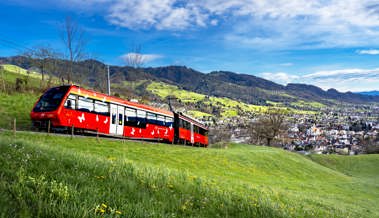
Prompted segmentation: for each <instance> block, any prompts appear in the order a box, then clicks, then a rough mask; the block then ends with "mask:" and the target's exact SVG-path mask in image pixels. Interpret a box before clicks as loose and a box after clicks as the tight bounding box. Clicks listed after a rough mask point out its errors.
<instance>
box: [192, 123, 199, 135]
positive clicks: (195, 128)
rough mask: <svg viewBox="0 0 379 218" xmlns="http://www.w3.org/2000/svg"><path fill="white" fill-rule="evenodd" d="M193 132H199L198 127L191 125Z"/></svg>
mask: <svg viewBox="0 0 379 218" xmlns="http://www.w3.org/2000/svg"><path fill="white" fill-rule="evenodd" d="M193 132H194V133H199V127H198V126H195V125H193Z"/></svg>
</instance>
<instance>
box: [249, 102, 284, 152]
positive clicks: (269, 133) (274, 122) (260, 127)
mask: <svg viewBox="0 0 379 218" xmlns="http://www.w3.org/2000/svg"><path fill="white" fill-rule="evenodd" d="M285 127H286V125H285V113H284V111H283V110H280V109H271V110H269V111H268V112H267V113H266V114H264V116H262V117H260V118H258V120H257V121H255V122H253V123H252V124H251V126H250V132H251V135H252V137H251V138H252V140H253V142H254V143H258V144H261V143H262V141H263V140H266V143H264V144H266V145H268V146H271V143H272V141H273V140H274V139H275V137H277V136H278V135H279V134H280V133H281V132H282V131H284V130H285Z"/></svg>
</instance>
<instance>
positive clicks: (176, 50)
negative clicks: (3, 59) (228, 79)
mask: <svg viewBox="0 0 379 218" xmlns="http://www.w3.org/2000/svg"><path fill="white" fill-rule="evenodd" d="M0 16H1V22H0V28H1V30H2V31H1V32H0V56H10V55H16V54H19V53H20V50H22V47H34V46H39V45H50V46H51V47H54V48H56V49H57V50H59V51H61V52H62V53H64V47H63V43H62V40H61V37H60V34H61V30H60V29H61V24H62V23H63V21H64V20H65V17H66V16H70V17H71V18H72V19H73V20H75V21H76V22H77V23H78V24H79V25H80V26H81V28H82V29H83V30H84V31H85V36H86V38H87V39H88V44H87V51H88V53H89V54H90V56H91V57H94V58H96V59H99V60H101V61H104V62H106V63H108V64H113V65H125V61H124V57H125V56H127V55H128V54H129V53H131V52H132V51H133V47H135V46H136V45H141V48H142V50H141V52H142V53H143V55H144V58H145V64H144V65H145V66H166V65H185V66H188V67H191V68H194V69H196V70H199V71H201V72H205V73H207V72H211V71H214V70H227V71H233V72H237V73H245V74H252V75H256V76H260V77H264V78H266V79H270V80H272V81H275V82H277V83H281V84H287V83H290V82H295V83H307V84H314V85H317V86H319V87H321V88H323V89H328V88H336V89H337V90H340V91H368V90H377V89H379V1H373V0H314V1H307V0H291V1H288V0H266V1H262V0H208V1H197V0H188V1H184V0H149V1H145V0H127V1H122V0H92V1H86V0H80V1H79V0H56V1H40V0H35V1H30V0H14V1H7V0H5V1H4V0H3V1H1V2H0ZM12 43H13V44H12ZM129 55H130V54H129Z"/></svg>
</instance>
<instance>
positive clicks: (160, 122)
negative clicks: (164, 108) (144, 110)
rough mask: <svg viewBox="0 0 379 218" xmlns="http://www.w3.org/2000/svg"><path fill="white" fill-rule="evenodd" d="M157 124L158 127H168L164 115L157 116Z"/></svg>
mask: <svg viewBox="0 0 379 218" xmlns="http://www.w3.org/2000/svg"><path fill="white" fill-rule="evenodd" d="M157 121H158V122H157V124H158V125H161V126H165V125H166V120H165V117H164V116H162V115H157Z"/></svg>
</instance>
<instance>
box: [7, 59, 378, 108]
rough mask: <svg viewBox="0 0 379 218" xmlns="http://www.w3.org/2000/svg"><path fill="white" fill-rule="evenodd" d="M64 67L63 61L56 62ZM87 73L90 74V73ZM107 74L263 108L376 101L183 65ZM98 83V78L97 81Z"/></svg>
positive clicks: (26, 63) (82, 70)
mask: <svg viewBox="0 0 379 218" xmlns="http://www.w3.org/2000/svg"><path fill="white" fill-rule="evenodd" d="M59 61H60V65H61V66H62V67H64V65H65V64H66V65H67V61H65V60H59ZM0 62H1V63H9V64H14V65H18V66H21V67H23V68H27V69H28V68H30V67H31V64H32V59H30V58H27V57H22V56H14V57H5V58H0ZM105 66H106V65H105V64H104V63H102V62H100V61H98V60H94V59H93V60H85V61H82V62H78V63H75V67H74V68H75V75H78V76H81V77H85V76H87V78H88V79H89V78H90V79H91V82H94V81H95V82H96V78H98V77H100V76H101V77H104V75H100V72H97V71H98V70H97V71H96V70H92V71H91V70H88V68H93V69H105ZM87 71H88V72H87ZM90 71H91V72H90ZM110 73H111V76H112V77H113V78H117V79H114V80H115V81H112V82H115V83H122V81H124V80H125V81H138V80H153V81H162V82H165V83H169V84H172V85H176V86H178V87H180V88H182V89H184V90H189V91H193V92H198V93H201V94H205V95H213V96H217V97H227V98H231V99H235V100H240V101H243V102H246V103H251V104H257V105H266V104H267V101H272V102H283V103H284V104H288V103H291V102H295V101H297V100H306V101H318V102H322V103H325V104H331V102H335V101H339V102H346V103H369V102H379V96H373V95H362V94H358V93H352V92H345V93H343V92H339V91H337V90H336V89H329V90H327V91H324V90H322V89H321V88H319V87H317V86H314V85H309V84H296V83H290V84H287V85H286V86H283V85H280V84H277V83H275V82H272V81H269V80H266V79H264V78H260V77H257V76H254V75H249V74H239V73H235V72H230V71H212V72H210V73H202V72H200V71H197V70H194V69H192V68H190V67H186V66H163V67H145V68H133V67H129V66H110ZM99 80H100V79H99Z"/></svg>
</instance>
